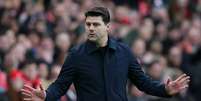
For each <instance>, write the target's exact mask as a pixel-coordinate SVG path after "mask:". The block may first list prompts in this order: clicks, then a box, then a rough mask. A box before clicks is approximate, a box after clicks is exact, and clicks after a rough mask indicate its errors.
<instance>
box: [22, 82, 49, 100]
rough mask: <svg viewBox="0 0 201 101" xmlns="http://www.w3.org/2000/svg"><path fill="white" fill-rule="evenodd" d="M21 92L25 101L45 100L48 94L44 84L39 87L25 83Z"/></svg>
mask: <svg viewBox="0 0 201 101" xmlns="http://www.w3.org/2000/svg"><path fill="white" fill-rule="evenodd" d="M21 93H22V97H23V101H44V100H45V96H46V94H45V90H44V89H43V87H42V85H40V88H38V89H35V88H33V87H30V86H28V85H24V88H23V89H21Z"/></svg>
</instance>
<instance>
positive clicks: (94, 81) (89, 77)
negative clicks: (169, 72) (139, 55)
mask: <svg viewBox="0 0 201 101" xmlns="http://www.w3.org/2000/svg"><path fill="white" fill-rule="evenodd" d="M85 16H86V19H85V27H86V31H87V33H88V40H87V41H86V42H85V43H83V44H82V45H80V46H77V47H76V48H74V49H72V51H71V53H70V54H69V56H68V57H67V59H66V60H65V62H64V65H63V67H62V70H61V72H60V74H59V77H58V78H57V80H56V81H55V82H54V83H53V84H51V85H50V86H49V88H48V89H47V90H46V91H45V90H44V89H43V88H42V87H40V89H34V88H32V87H29V86H26V85H25V86H24V89H22V90H21V91H22V94H23V99H24V101H44V100H45V101H56V100H57V99H59V98H60V97H61V96H62V95H64V94H65V93H66V91H67V90H68V88H69V86H70V85H71V84H72V83H74V85H75V89H76V91H77V100H78V101H127V96H126V83H127V79H128V78H129V79H130V80H131V82H132V83H134V84H135V85H136V86H137V87H138V88H139V89H140V90H142V91H144V92H146V93H148V94H151V95H155V96H160V97H169V96H172V95H174V94H176V93H178V92H180V91H181V90H183V89H185V88H186V87H188V82H189V76H186V75H185V74H184V75H181V76H180V77H179V78H178V79H176V80H175V81H171V80H168V82H167V83H166V84H161V83H159V82H157V81H152V80H151V79H150V78H149V77H147V76H146V75H145V74H144V72H143V71H142V69H141V66H140V64H139V63H138V62H137V59H136V58H135V57H134V56H133V54H132V52H131V51H130V49H129V48H128V47H127V46H126V45H124V44H122V43H118V42H117V41H115V40H113V39H111V38H110V37H108V31H109V22H110V14H109V11H108V10H107V9H106V8H104V7H94V8H92V9H90V10H89V11H87V12H86V13H85Z"/></svg>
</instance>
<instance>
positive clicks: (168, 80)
mask: <svg viewBox="0 0 201 101" xmlns="http://www.w3.org/2000/svg"><path fill="white" fill-rule="evenodd" d="M170 81H171V80H170V78H169V77H168V79H167V85H168V84H170Z"/></svg>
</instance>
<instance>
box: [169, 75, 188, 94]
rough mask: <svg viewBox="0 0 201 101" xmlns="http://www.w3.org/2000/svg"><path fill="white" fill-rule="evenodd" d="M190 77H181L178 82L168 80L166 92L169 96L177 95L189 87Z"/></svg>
mask: <svg viewBox="0 0 201 101" xmlns="http://www.w3.org/2000/svg"><path fill="white" fill-rule="evenodd" d="M189 82H190V77H189V76H187V75H186V74H183V75H181V76H179V77H178V78H177V79H176V80H174V81H172V80H170V79H168V81H167V83H166V84H165V88H166V91H167V93H168V94H169V95H175V94H177V93H179V92H181V91H182V90H184V89H186V88H187V87H188V83H189Z"/></svg>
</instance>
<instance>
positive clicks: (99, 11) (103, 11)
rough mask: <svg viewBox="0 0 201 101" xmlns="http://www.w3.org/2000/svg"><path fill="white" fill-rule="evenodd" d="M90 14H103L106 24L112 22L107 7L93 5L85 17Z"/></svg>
mask: <svg viewBox="0 0 201 101" xmlns="http://www.w3.org/2000/svg"><path fill="white" fill-rule="evenodd" d="M88 16H101V17H102V19H103V22H104V23H105V24H107V23H109V22H110V13H109V10H108V9H107V8H105V7H93V8H91V9H90V10H88V11H87V12H86V13H85V17H88Z"/></svg>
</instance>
